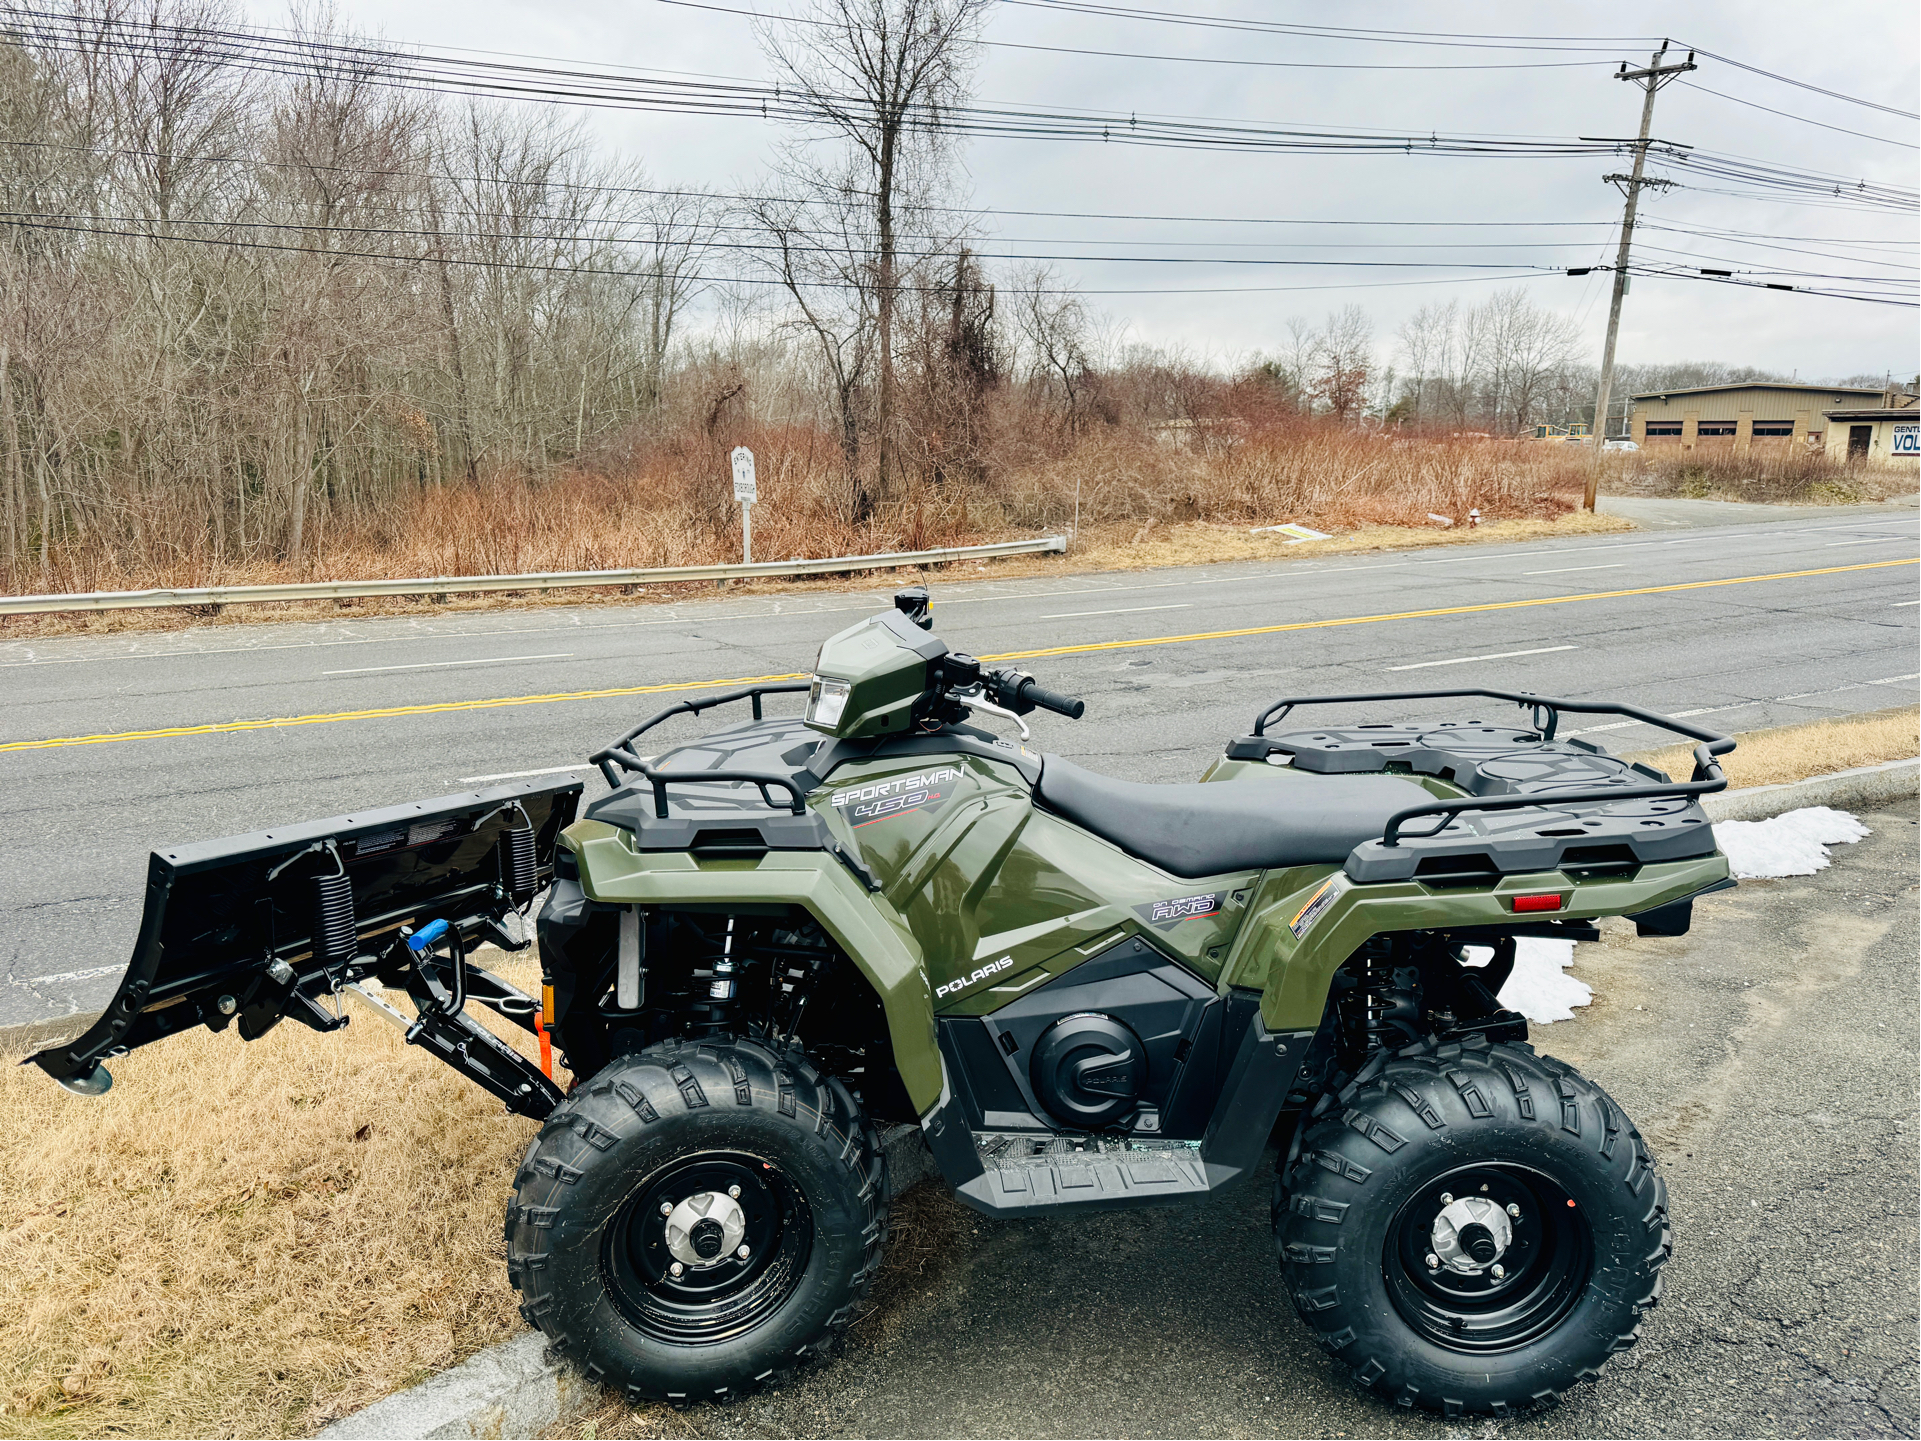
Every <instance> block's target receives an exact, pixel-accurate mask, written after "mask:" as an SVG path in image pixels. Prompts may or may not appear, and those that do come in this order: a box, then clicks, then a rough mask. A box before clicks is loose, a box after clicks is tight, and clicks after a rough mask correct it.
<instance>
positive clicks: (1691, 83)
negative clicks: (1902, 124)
mask: <svg viewBox="0 0 1921 1441" xmlns="http://www.w3.org/2000/svg"><path fill="white" fill-rule="evenodd" d="M1681 84H1682V85H1683V86H1685V87H1686V88H1687V89H1689V90H1698V91H1700V92H1701V93H1702V94H1703V95H1712V96H1714V97H1715V98H1716V99H1717V100H1732V101H1733V102H1734V103H1735V104H1736V105H1746V106H1748V107H1750V108H1751V109H1754V110H1765V111H1767V112H1768V114H1770V115H1779V116H1781V117H1782V118H1784V119H1787V120H1799V121H1800V122H1801V123H1802V124H1803V125H1817V126H1819V127H1820V128H1821V129H1823V130H1833V131H1837V132H1838V133H1840V134H1842V135H1858V136H1860V137H1861V138H1862V139H1863V140H1878V141H1880V142H1881V143H1882V144H1883V145H1899V146H1900V147H1901V148H1902V149H1904V150H1921V145H1910V144H1909V143H1908V142H1907V141H1905V140H1890V139H1888V137H1887V136H1885V135H1870V134H1869V133H1868V132H1867V131H1865V130H1849V129H1847V128H1846V127H1845V126H1841V125H1829V124H1828V123H1827V122H1826V121H1824V120H1810V119H1809V118H1808V117H1807V116H1805V115H1795V114H1792V113H1791V112H1789V111H1786V110H1776V109H1775V108H1774V107H1773V106H1772V105H1762V104H1760V103H1758V102H1756V101H1753V100H1743V99H1742V98H1741V97H1740V96H1739V95H1725V94H1723V93H1722V92H1721V91H1719V90H1710V89H1708V87H1707V86H1705V85H1698V84H1696V83H1695V82H1694V81H1692V80H1683V81H1682V82H1681Z"/></svg>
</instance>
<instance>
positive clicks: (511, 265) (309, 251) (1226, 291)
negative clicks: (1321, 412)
mask: <svg viewBox="0 0 1921 1441" xmlns="http://www.w3.org/2000/svg"><path fill="white" fill-rule="evenodd" d="M11 214H12V216H13V218H10V219H9V218H8V215H9V212H0V221H4V222H5V223H7V224H11V225H16V226H19V227H21V228H23V229H27V230H47V231H58V232H63V233H67V234H76V235H104V236H114V237H119V238H122V239H130V240H153V241H161V242H166V243H170V244H182V245H218V246H226V247H228V248H231V249H238V250H262V251H274V252H279V253H282V254H292V255H318V256H322V257H325V258H327V259H332V260H385V261H391V262H393V263H396V264H401V265H458V266H463V267H468V268H477V269H489V270H526V271H537V272H543V273H547V274H558V275H581V276H589V277H595V276H599V277H606V278H611V279H624V280H650V279H655V278H656V277H657V272H656V271H654V270H650V269H639V270H616V269H606V268H595V267H589V266H575V265H548V264H543V263H541V262H538V261H514V260H481V259H477V258H474V257H471V256H459V255H448V256H439V255H395V254H393V253H391V252H387V251H370V250H337V249H332V248H329V247H324V246H312V245H280V244H275V243H273V242H269V241H261V240H236V239H233V238H231V237H224V236H200V235H155V234H152V233H151V232H148V231H140V230H119V229H112V228H108V227H104V226H91V225H54V224H50V223H48V222H45V221H41V220H34V219H25V218H20V216H21V214H22V213H21V212H12V213H11ZM1560 273H1562V272H1561V268H1560V267H1558V266H1556V267H1552V268H1535V269H1529V270H1522V271H1514V272H1503V273H1501V274H1496V275H1451V276H1433V277H1430V278H1428V279H1424V280H1370V281H1354V282H1335V283H1332V284H1323V285H1236V286H1199V287H1196V286H1182V287H1166V286H1152V287H1129V288H1126V289H1118V288H1109V289H1083V288H1081V287H1078V286H1075V287H1066V288H1057V287H1043V288H1042V289H1041V293H1042V294H1046V295H1275V294H1285V293H1289V292H1295V291H1309V290H1315V291H1321V290H1382V289H1392V288H1396V287H1400V286H1407V285H1453V284H1472V283H1473V282H1475V281H1481V280H1538V279H1541V278H1543V277H1545V276H1548V275H1555V274H1560ZM679 278H680V279H682V280H689V281H697V282H700V283H701V284H711V285H764V286H777V287H781V288H786V287H787V286H788V285H789V284H790V282H789V281H786V280H783V279H777V278H774V277H771V276H744V275H682V276H680V277H679ZM791 284H793V285H797V286H799V287H800V288H801V289H803V290H839V289H844V288H845V286H844V284H843V283H842V282H840V281H832V280H822V281H806V280H797V281H793V282H791ZM895 289H896V290H899V291H902V292H905V293H908V294H928V295H946V294H949V293H951V287H949V286H945V285H899V286H896V287H895Z"/></svg>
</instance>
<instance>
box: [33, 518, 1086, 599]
mask: <svg viewBox="0 0 1921 1441" xmlns="http://www.w3.org/2000/svg"><path fill="white" fill-rule="evenodd" d="M1066 549H1067V537H1066V536H1064V535H1044V536H1037V537H1036V538H1034V539H1033V540H1001V541H995V542H993V543H992V544H990V545H956V546H948V547H945V548H944V549H941V550H906V551H896V552H891V553H888V554H884V555H837V556H829V557H827V558H826V559H824V560H771V561H756V562H754V563H753V564H752V565H677V566H664V567H660V568H658V569H654V570H568V571H553V572H549V573H545V574H536V575H455V576H433V577H431V578H425V579H416V580H323V581H314V582H312V583H310V584H305V585H216V586H208V587H206V588H204V589H199V590H96V591H83V592H75V593H73V594H70V595H9V596H0V615H47V614H53V613H57V612H60V611H84V610H141V609H154V608H159V607H164V606H183V605H252V604H257V603H259V602H262V601H277V600H346V599H351V598H357V597H360V596H377V595H453V594H456V593H458V592H463V591H493V590H541V591H545V590H566V589H572V588H580V587H586V586H605V585H668V584H672V583H674V582H677V581H690V580H750V579H755V578H757V577H762V576H790V575H832V574H834V573H836V572H839V571H848V570H888V569H891V568H892V567H895V566H902V565H940V564H942V563H944V562H947V561H954V560H986V559H988V558H990V557H993V556H1003V555H1050V554H1060V553H1062V552H1064V551H1065V550H1066Z"/></svg>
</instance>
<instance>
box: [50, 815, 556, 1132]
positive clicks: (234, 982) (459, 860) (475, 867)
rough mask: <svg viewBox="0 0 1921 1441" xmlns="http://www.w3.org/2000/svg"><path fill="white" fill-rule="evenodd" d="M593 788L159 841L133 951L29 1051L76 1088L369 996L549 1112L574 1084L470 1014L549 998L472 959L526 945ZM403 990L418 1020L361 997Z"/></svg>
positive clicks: (427, 1040)
mask: <svg viewBox="0 0 1921 1441" xmlns="http://www.w3.org/2000/svg"><path fill="white" fill-rule="evenodd" d="M581 789H582V782H581V781H580V780H579V779H578V778H574V777H567V778H564V779H561V780H559V781H558V782H552V783H536V782H520V783H517V784H511V785H503V786H494V787H490V788H488V789H486V790H478V791H469V792H466V793H464V794H460V795H451V796H440V797H437V798H435V799H433V800H425V801H416V802H409V803H406V804H402V805H397V806H388V807H384V808H382V809H380V810H374V811H366V812H362V813H359V814H356V815H351V816H336V817H334V818H332V819H330V820H320V821H308V822H305V823H303V824H300V825H293V826H276V827H274V828H273V829H271V830H267V831H260V832H256V833H254V834H253V835H245V836H229V837H226V838H224V839H221V840H214V841H200V842H196V843H194V844H191V845H184V846H177V847H173V848H170V849H168V850H163V851H155V852H153V854H152V857H151V858H150V859H149V861H148V863H147V896H146V906H145V910H144V912H143V914H142V916H141V922H140V935H139V939H138V940H137V941H136V942H135V944H134V952H133V960H132V963H131V964H130V965H129V966H128V968H127V974H126V975H125V977H124V978H122V980H121V982H120V988H119V990H118V991H117V992H115V994H114V997H113V1000H112V1002H111V1003H110V1004H109V1005H108V1007H107V1009H106V1011H105V1012H104V1013H103V1014H102V1015H101V1016H100V1018H99V1019H98V1020H97V1021H95V1022H94V1023H93V1025H92V1026H91V1027H89V1028H88V1029H87V1030H86V1031H85V1032H84V1033H83V1034H82V1035H81V1036H80V1037H79V1038H78V1039H77V1040H73V1041H68V1042H65V1043H63V1044H60V1045H57V1046H52V1047H49V1048H48V1049H46V1050H44V1051H41V1052H39V1053H38V1054H36V1055H34V1056H31V1057H29V1058H28V1059H29V1060H31V1061H32V1062H33V1063H35V1064H36V1065H38V1066H39V1067H40V1068H41V1069H42V1070H44V1071H46V1073H47V1074H48V1075H50V1076H52V1077H53V1078H54V1079H55V1080H56V1081H59V1082H60V1083H61V1084H62V1085H63V1086H65V1087H66V1088H67V1089H68V1090H70V1091H75V1092H78V1093H80V1094H83V1095H97V1094H99V1093H100V1092H102V1091H104V1090H106V1089H107V1087H108V1086H109V1085H110V1084H111V1083H112V1077H111V1076H110V1075H108V1074H107V1071H106V1068H105V1066H104V1065H102V1061H103V1060H106V1059H110V1058H112V1057H113V1056H116V1055H124V1054H125V1053H126V1052H128V1051H130V1050H133V1049H134V1048H136V1047H139V1046H144V1045H147V1044H149V1043H150V1042H153V1041H158V1040H161V1039H162V1038H164V1037H166V1036H171V1035H177V1034H179V1033H180V1032H182V1031H187V1030H190V1029H192V1028H193V1027H195V1026H198V1025H204V1026H206V1027H208V1028H209V1029H210V1030H216V1031H219V1030H225V1029H226V1028H227V1027H228V1026H229V1025H232V1026H234V1027H235V1029H237V1030H238V1031H239V1032H240V1035H241V1038H242V1039H243V1040H248V1041H251V1040H255V1039H257V1038H259V1037H260V1036H262V1035H264V1034H266V1032H268V1031H269V1030H271V1029H272V1028H273V1027H274V1026H275V1025H277V1024H278V1023H279V1022H280V1021H281V1020H282V1019H283V1018H286V1017H291V1018H293V1019H295V1020H298V1021H301V1022H303V1023H304V1024H306V1025H309V1026H311V1027H313V1028H314V1029H315V1030H319V1031H332V1030H337V1029H339V1028H340V1027H342V1026H344V1025H346V1024H347V1017H346V1015H345V1013H344V1011H343V1010H342V1009H341V1001H340V998H341V997H342V996H343V995H345V994H349V993H352V992H354V991H358V992H359V998H360V999H362V1000H368V1001H369V1002H370V1004H371V1005H372V1006H373V1007H374V1008H375V1009H376V1010H377V1011H379V1012H382V1013H384V1014H385V1015H386V1017H387V1018H388V1019H390V1020H393V1021H395V1022H396V1023H397V1024H399V1025H401V1026H402V1027H403V1028H404V1029H405V1030H406V1032H407V1040H408V1042H409V1044H413V1045H420V1046H424V1047H426V1048H427V1049H429V1050H431V1051H433V1052H434V1053H435V1054H437V1055H438V1056H439V1057H440V1058H441V1059H442V1060H445V1061H447V1062H448V1063H449V1064H450V1065H453V1066H454V1067H455V1068H456V1069H457V1070H460V1071H462V1072H463V1073H464V1074H466V1075H467V1076H468V1077H469V1078H470V1079H472V1080H474V1081H476V1082H477V1083H479V1084H480V1085H482V1086H483V1087H485V1088H486V1089H487V1090H489V1091H491V1092H493V1093H494V1094H495V1095H497V1096H499V1097H500V1099H501V1100H503V1101H504V1102H505V1103H506V1104H507V1106H508V1107H509V1109H512V1110H516V1111H520V1112H522V1113H523V1114H527V1115H537V1116H544V1115H545V1114H547V1112H548V1111H550V1110H552V1109H553V1106H554V1105H555V1104H557V1102H558V1101H559V1099H560V1095H561V1093H560V1091H559V1090H558V1089H557V1088H556V1087H555V1086H554V1084H553V1082H552V1081H551V1080H550V1079H548V1078H547V1077H546V1076H545V1075H543V1074H542V1072H541V1070H540V1069H539V1068H538V1067H536V1066H534V1065H533V1064H532V1063H531V1062H529V1061H527V1060H526V1059H525V1058H524V1057H522V1056H521V1055H520V1054H519V1052H518V1051H516V1050H514V1048H513V1047H511V1046H508V1045H507V1044H506V1043H505V1042H503V1041H501V1040H500V1039H499V1038H497V1037H496V1036H495V1035H494V1034H493V1033H492V1032H491V1031H489V1030H487V1029H486V1028H485V1027H483V1026H481V1025H479V1024H477V1023H476V1022H475V1021H474V1020H473V1018H472V1017H471V1016H469V1015H468V1014H466V1005H467V1002H468V1001H469V1000H472V1001H476V1002H478V1003H480V1004H483V1005H486V1006H488V1007H490V1008H492V1009H494V1010H495V1011H497V1012H498V1013H499V1014H501V1015H502V1016H504V1017H506V1018H508V1019H509V1020H511V1021H513V1022H514V1023H515V1024H517V1025H519V1026H521V1027H523V1028H524V1029H526V1030H529V1031H533V1030H536V1029H537V1028H538V1021H537V1018H536V1013H537V1008H538V1002H537V1001H535V999H534V998H532V997H529V996H525V995H522V994H521V993H520V992H518V991H516V990H514V989H513V988H512V987H511V986H508V985H507V984H506V983H505V982H504V981H501V980H499V979H498V978H497V977H494V976H493V975H491V974H490V973H489V972H486V971H483V970H480V969H479V968H478V967H476V966H472V965H470V964H469V963H468V961H467V953H468V952H469V951H470V950H472V949H473V948H474V947H476V946H478V945H479V944H481V943H482V942H491V943H493V944H496V945H499V946H500V947H501V948H502V949H505V950H521V949H524V948H525V947H526V946H527V945H528V944H529V940H528V939H527V937H528V936H530V935H531V927H527V926H524V925H523V924H522V917H523V915H524V913H525V911H526V908H527V907H528V905H529V904H530V903H531V902H532V901H533V899H534V897H535V896H536V895H537V894H538V893H539V892H540V891H541V890H543V889H544V888H545V887H546V886H547V884H548V883H549V882H550V881H551V880H552V878H553V858H554V843H555V838H556V837H557V836H558V835H559V834H560V831H561V830H562V829H563V828H564V827H566V826H567V825H569V824H571V823H572V821H573V819H574V814H575V811H576V809H577V808H578V806H579V802H580V795H581ZM370 979H376V980H378V982H380V983H382V984H385V985H387V986H394V987H398V986H404V987H405V988H406V989H407V991H408V993H409V995H410V996H411V997H412V999H413V1002H414V1005H415V1008H416V1011H417V1012H418V1015H417V1017H416V1018H409V1017H407V1016H405V1015H404V1014H402V1013H401V1012H400V1011H398V1010H396V1009H394V1008H393V1007H391V1006H388V1005H386V1004H385V1003H384V1002H382V1001H380V1000H378V999H377V998H372V997H371V996H370V993H369V992H367V991H365V990H362V989H361V988H360V986H359V983H360V982H363V981H366V980H370Z"/></svg>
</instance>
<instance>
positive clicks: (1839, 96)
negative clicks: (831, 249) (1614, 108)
mask: <svg viewBox="0 0 1921 1441" xmlns="http://www.w3.org/2000/svg"><path fill="white" fill-rule="evenodd" d="M1002 3H1003V4H1009V5H1023V6H1027V7H1029V8H1032V9H1036V10H1057V11H1069V12H1078V13H1082V14H1090V15H1101V16H1107V17H1111V18H1115V19H1127V20H1151V21H1156V22H1159V23H1162V24H1174V25H1195V26H1201V27H1205V28H1214V29H1228V30H1248V31H1256V32H1265V33H1268V34H1274V35H1299V36H1309V37H1313V38H1317V39H1328V40H1356V41H1361V40H1365V41H1373V42H1376V43H1381V44H1397V45H1457V46H1464V47H1466V48H1472V49H1522V50H1549V51H1553V50H1572V49H1580V48H1618V47H1620V46H1626V45H1648V44H1652V43H1654V42H1655V41H1657V40H1661V39H1662V38H1663V37H1661V36H1658V35H1615V36H1608V35H1569V36H1556V35H1485V34H1483V35H1471V34H1463V33H1457V32H1452V31H1444V30H1383V29H1362V28H1358V27H1346V26H1336V25H1300V24H1290V23H1287V22H1284V21H1274V20H1243V19H1239V18H1237V17H1233V16H1225V15H1205V16H1204V15H1193V14H1186V13H1182V12H1179V11H1167V10H1146V9H1138V8H1132V7H1127V6H1120V5H1101V4H1091V3H1086V0H1002ZM1588 40H1601V41H1608V42H1611V46H1602V47H1581V46H1575V45H1569V44H1567V43H1565V42H1567V41H1588ZM1525 41H1547V42H1553V43H1548V44H1510V43H1496V42H1525ZM1690 48H1692V49H1693V50H1694V51H1695V52H1696V53H1697V54H1700V55H1705V56H1707V57H1708V58H1709V59H1712V60H1719V61H1720V62H1721V63H1722V64H1724V65H1732V66H1734V67H1735V68H1736V69H1737V70H1746V71H1747V72H1748V73H1750V74H1752V75H1760V76H1764V77H1765V78H1767V79H1769V80H1776V81H1779V82H1780V83H1781V84H1783V85H1793V86H1795V87H1797V88H1799V89H1802V90H1809V91H1812V92H1813V93H1815V94H1817V95H1825V96H1827V97H1828V98H1830V99H1832V100H1844V101H1846V102H1848V103H1849V104H1851V105H1864V106H1866V107H1867V108H1869V109H1871V110H1881V111H1885V112H1886V113H1888V114H1890V115H1899V116H1902V117H1904V118H1905V119H1908V120H1921V114H1916V113H1915V112H1914V111H1912V110H1902V109H1899V108H1897V107H1896V106H1893V105H1883V104H1881V103H1880V102H1878V101H1874V100H1863V99H1861V98H1860V97H1859V96H1856V95H1847V94H1843V93H1842V92H1841V91H1839V90H1830V89H1827V88H1826V87H1825V86H1821V85H1812V84H1810V83H1808V82H1807V81H1805V80H1796V79H1794V78H1793V77H1792V76H1788V75H1782V74H1780V73H1778V72H1777V71H1773V70H1766V69H1763V68H1762V67H1761V66H1759V65H1750V64H1748V63H1747V62H1746V61H1744V60H1736V59H1734V58H1733V57H1732V56H1730V55H1723V54H1721V53H1720V52H1719V51H1716V50H1710V49H1708V48H1707V47H1706V46H1704V45H1693V46H1691V47H1690Z"/></svg>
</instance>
